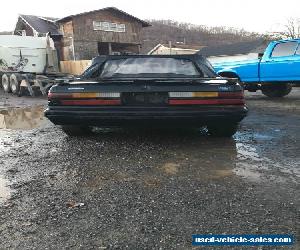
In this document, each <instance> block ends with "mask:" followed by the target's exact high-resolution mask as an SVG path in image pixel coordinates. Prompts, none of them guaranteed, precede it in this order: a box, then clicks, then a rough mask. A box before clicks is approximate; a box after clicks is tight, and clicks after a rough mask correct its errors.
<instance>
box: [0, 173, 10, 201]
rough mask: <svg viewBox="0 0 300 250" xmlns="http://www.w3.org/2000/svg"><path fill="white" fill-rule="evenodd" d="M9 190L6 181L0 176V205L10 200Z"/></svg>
mask: <svg viewBox="0 0 300 250" xmlns="http://www.w3.org/2000/svg"><path fill="white" fill-rule="evenodd" d="M10 194H11V189H10V188H9V187H8V182H7V180H6V179H5V178H4V177H3V176H2V175H0V204H1V203H4V202H5V201H7V200H8V199H9V198H10Z"/></svg>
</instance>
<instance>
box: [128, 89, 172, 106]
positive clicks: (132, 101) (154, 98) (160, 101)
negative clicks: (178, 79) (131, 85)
mask: <svg viewBox="0 0 300 250" xmlns="http://www.w3.org/2000/svg"><path fill="white" fill-rule="evenodd" d="M122 101H123V103H124V104H125V105H166V104H168V93H160V92H151V93H143V92H135V93H123V94H122Z"/></svg>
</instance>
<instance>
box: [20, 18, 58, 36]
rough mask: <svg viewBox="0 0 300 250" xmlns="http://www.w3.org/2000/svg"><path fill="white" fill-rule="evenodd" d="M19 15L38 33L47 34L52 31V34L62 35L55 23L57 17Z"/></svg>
mask: <svg viewBox="0 0 300 250" xmlns="http://www.w3.org/2000/svg"><path fill="white" fill-rule="evenodd" d="M19 17H20V18H21V19H22V20H23V21H24V22H25V23H26V24H27V25H29V26H30V27H31V28H32V29H33V30H35V31H36V32H38V33H43V34H46V33H48V32H50V34H51V35H61V33H60V31H59V29H58V26H57V25H56V24H55V20H57V18H53V17H39V16H33V15H19Z"/></svg>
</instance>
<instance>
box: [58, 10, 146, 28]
mask: <svg viewBox="0 0 300 250" xmlns="http://www.w3.org/2000/svg"><path fill="white" fill-rule="evenodd" d="M100 10H107V11H111V12H115V13H119V14H122V15H124V16H126V17H128V18H130V19H132V20H134V21H136V22H139V23H141V24H142V26H143V27H149V26H151V24H149V23H148V22H145V21H143V20H141V19H139V18H137V17H135V16H132V15H130V14H128V13H126V12H125V11H122V10H119V9H118V8H116V7H107V8H103V9H98V10H92V11H88V12H82V13H79V14H75V15H70V16H66V17H63V18H61V19H58V20H56V22H58V23H60V22H66V21H68V20H70V19H72V18H73V17H76V16H82V15H86V14H90V13H94V12H97V11H100Z"/></svg>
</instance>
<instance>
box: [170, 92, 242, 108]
mask: <svg viewBox="0 0 300 250" xmlns="http://www.w3.org/2000/svg"><path fill="white" fill-rule="evenodd" d="M169 104H170V105H244V104H245V100H244V93H243V92H242V91H239V92H219V93H218V95H217V97H208V98H198V97H195V98H169Z"/></svg>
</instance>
